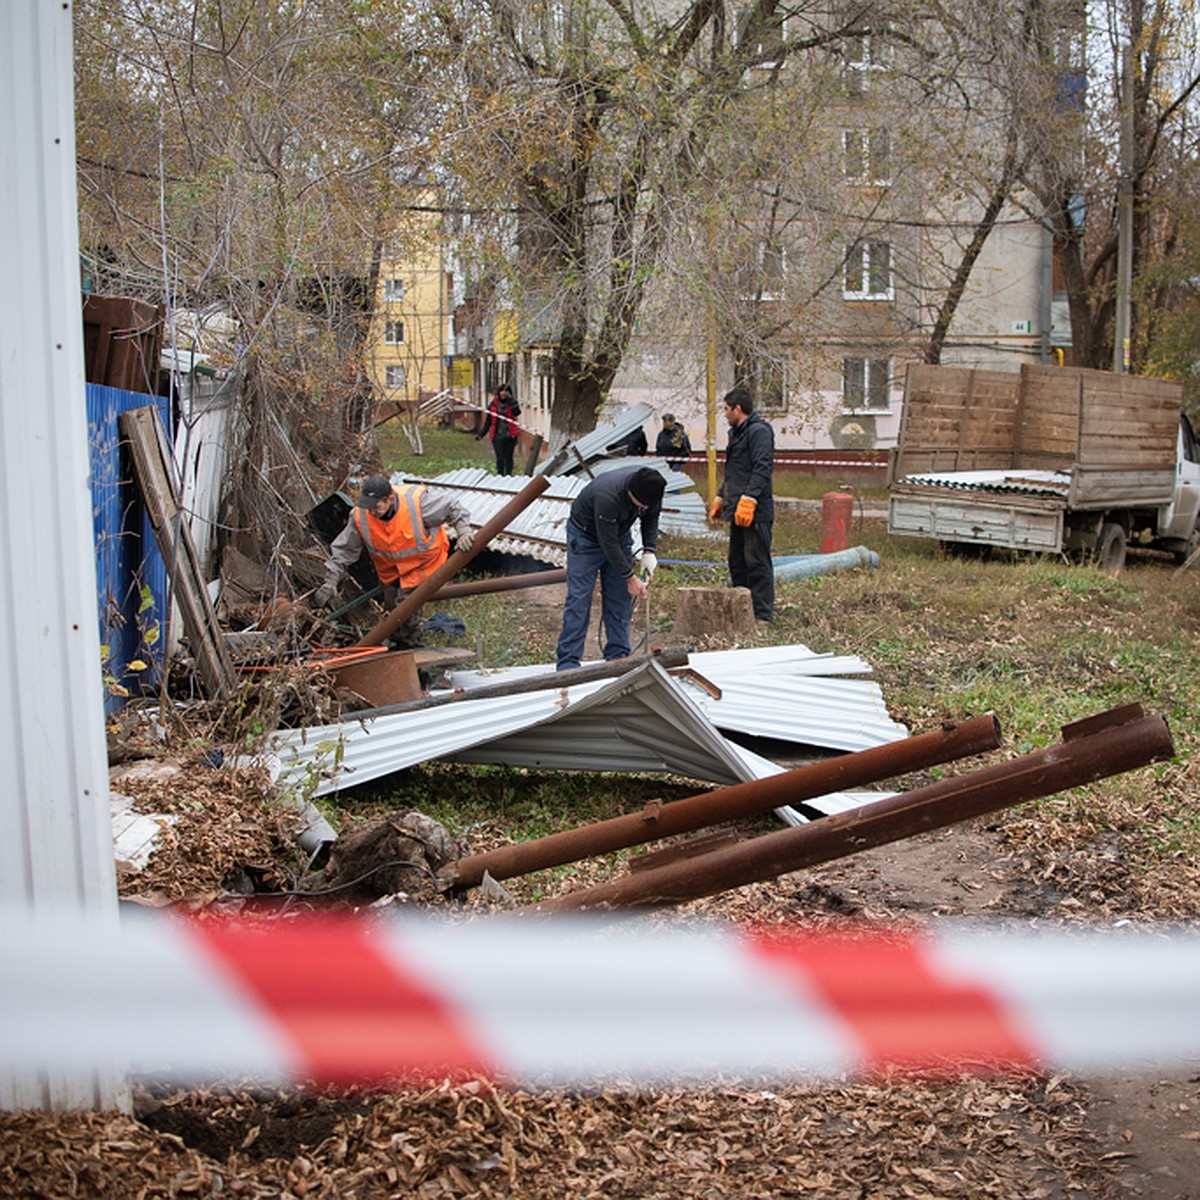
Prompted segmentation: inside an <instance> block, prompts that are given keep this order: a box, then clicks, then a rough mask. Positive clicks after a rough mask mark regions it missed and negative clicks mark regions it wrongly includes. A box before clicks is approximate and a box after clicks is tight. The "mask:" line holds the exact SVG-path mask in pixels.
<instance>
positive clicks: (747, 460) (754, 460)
mask: <svg viewBox="0 0 1200 1200" xmlns="http://www.w3.org/2000/svg"><path fill="white" fill-rule="evenodd" d="M725 420H726V421H728V422H729V442H728V445H727V446H726V449H725V480H724V482H723V483H722V484H721V486H720V487H719V488H718V489H717V498H716V499H715V500H714V501H713V502H712V505H711V506H710V508H709V510H708V519H709V522H710V524H713V525H716V524H719V523H720V522H721V521H722V520H725V521H728V522H729V577H730V579H731V580H732V582H733V586H734V587H744V588H749V589H750V598H751V600H752V602H753V604H754V616H755V619H756V620H759V621H770V620H771V619H772V617H773V616H774V613H775V566H774V564H773V563H772V561H771V527H772V526H773V525H774V523H775V497H774V494H773V493H772V491H771V471H772V469H773V467H774V465H775V430H774V429H772V428H771V425H770V423H769V422H767V421H764V420H763V419H762V417H760V416H759V415H758V413H756V412H755V411H754V398H753V397H752V396H751V395H750V393H749V392H748V391H746V389H745V388H740V387H739V388H734V389H733V391H731V392H728V393H726V396H725Z"/></svg>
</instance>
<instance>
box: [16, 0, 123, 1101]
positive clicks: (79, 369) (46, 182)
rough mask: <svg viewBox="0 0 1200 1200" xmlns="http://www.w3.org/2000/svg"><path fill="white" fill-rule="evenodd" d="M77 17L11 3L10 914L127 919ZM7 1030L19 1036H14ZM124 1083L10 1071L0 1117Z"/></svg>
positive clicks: (97, 1097)
mask: <svg viewBox="0 0 1200 1200" xmlns="http://www.w3.org/2000/svg"><path fill="white" fill-rule="evenodd" d="M71 19H72V10H71V6H70V5H63V4H46V3H44V0H7V2H6V3H4V4H0V204H2V206H3V211H4V220H3V222H0V262H3V264H4V286H3V287H2V288H0V562H3V564H4V570H3V572H0V713H3V714H4V719H3V720H0V761H2V762H3V763H4V767H5V772H6V786H5V787H4V788H2V789H0V824H2V825H3V828H4V836H3V837H2V838H0V901H3V902H4V903H5V904H7V905H9V906H10V907H11V908H12V909H13V910H19V909H21V908H25V909H27V910H29V911H31V912H35V913H36V912H42V911H47V910H50V909H68V908H69V909H79V910H82V911H84V912H85V913H86V914H87V917H88V919H90V920H93V921H95V922H96V923H97V925H108V924H112V923H115V922H116V920H117V888H116V873H115V870H114V867H113V844H112V822H111V816H110V812H109V803H108V762H107V753H106V748H105V743H104V705H103V700H102V697H103V685H102V682H101V676H100V638H99V636H98V633H97V628H96V560H95V557H94V553H93V531H92V512H91V493H90V490H89V486H88V445H87V409H86V400H85V394H84V368H83V322H82V317H81V312H80V276H79V242H78V233H77V230H78V221H77V214H76V211H75V132H74V130H75V112H74V103H73V97H72V83H73V76H72V57H71ZM10 1032H12V1031H10ZM128 1101H129V1094H128V1090H127V1088H126V1087H125V1084H124V1081H123V1080H121V1079H120V1078H115V1077H109V1076H103V1077H100V1078H97V1077H95V1076H94V1075H91V1074H90V1073H87V1072H82V1071H81V1072H79V1073H78V1074H75V1073H69V1074H59V1073H57V1072H56V1073H54V1074H52V1075H40V1076H32V1075H17V1074H8V1075H3V1076H0V1107H2V1108H9V1109H12V1108H45V1107H52V1108H69V1107H70V1108H91V1107H101V1108H114V1107H121V1106H125V1105H127V1104H128Z"/></svg>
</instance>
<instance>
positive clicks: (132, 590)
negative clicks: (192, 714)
mask: <svg viewBox="0 0 1200 1200" xmlns="http://www.w3.org/2000/svg"><path fill="white" fill-rule="evenodd" d="M147 404H153V405H154V406H155V407H156V408H157V409H158V414H159V418H160V419H161V420H162V421H163V424H164V427H165V428H166V427H168V426H167V407H166V406H167V399H166V397H164V396H148V395H145V394H144V393H140V392H125V391H121V390H119V389H118V388H110V387H101V386H100V385H99V384H94V383H89V384H88V385H87V410H88V414H87V415H88V446H89V452H90V456H91V482H92V522H93V526H94V528H95V538H96V581H97V595H96V603H97V608H98V615H99V620H100V643H101V646H104V647H107V652H106V653H107V661H106V664H105V669H104V678H105V684H106V691H105V698H104V711H105V713H106V714H111V713H114V712H117V711H119V710H120V709H121V708H122V707H123V705H124V703H125V695H124V694H123V693H124V692H128V693H130V694H133V695H136V694H138V693H139V692H143V691H146V690H148V689H152V688H153V687H155V686H156V685H157V683H158V681H159V680H160V679H161V677H162V670H163V654H164V650H165V647H166V644H167V625H168V618H169V613H170V610H169V608H168V604H169V600H170V597H169V593H168V588H167V568H166V564H165V563H164V562H163V557H162V554H161V553H160V552H159V549H158V543H157V542H156V541H155V539H154V531H153V529H152V528H151V525H150V519H149V516H148V515H147V513H146V508H145V505H144V504H143V503H142V499H141V496H140V494H139V493H138V489H137V485H136V484H135V482H134V476H133V465H132V462H131V461H130V457H129V453H128V450H125V449H122V447H121V438H120V433H119V431H118V429H117V418H118V417H119V416H120V414H121V413H123V412H127V411H129V410H130V409H134V408H143V407H145V406H146V405H147ZM135 660H140V661H142V662H145V663H147V664H148V667H147V669H146V670H133V669H131V667H130V664H131V663H133V662H134V661H135Z"/></svg>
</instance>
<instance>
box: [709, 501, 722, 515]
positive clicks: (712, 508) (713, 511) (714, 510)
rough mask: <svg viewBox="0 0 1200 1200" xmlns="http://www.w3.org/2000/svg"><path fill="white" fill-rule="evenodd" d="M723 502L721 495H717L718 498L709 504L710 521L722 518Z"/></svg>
mask: <svg viewBox="0 0 1200 1200" xmlns="http://www.w3.org/2000/svg"><path fill="white" fill-rule="evenodd" d="M721 504H722V501H721V497H720V496H718V497H717V498H716V499H715V500H714V501H713V502H712V503H711V504H710V505H709V506H708V519H709V520H710V521H717V520H720V517H721Z"/></svg>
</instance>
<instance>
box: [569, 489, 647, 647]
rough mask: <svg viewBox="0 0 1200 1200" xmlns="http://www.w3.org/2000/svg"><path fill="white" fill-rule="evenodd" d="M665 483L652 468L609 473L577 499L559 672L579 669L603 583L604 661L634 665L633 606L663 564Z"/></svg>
mask: <svg viewBox="0 0 1200 1200" xmlns="http://www.w3.org/2000/svg"><path fill="white" fill-rule="evenodd" d="M665 490H666V480H665V479H663V477H662V475H661V474H660V473H659V472H658V471H656V470H654V468H653V467H619V468H616V469H615V470H612V471H605V472H604V473H603V474H602V475H599V476H597V478H595V479H593V480H592V482H591V483H589V484H588V485H587V487H585V488H584V489H583V491H582V492H580V493H579V495H578V496H576V497H575V502H574V503H573V504H572V505H571V516H570V519H569V520H568V521H567V598H566V600H565V602H564V603H563V623H562V632H561V633H560V634H559V636H558V670H560V671H569V670H571V669H572V668H573V667H577V666H579V664H580V660H581V659H582V657H583V645H584V641H585V640H586V638H587V631H588V624H589V623H590V621H591V616H592V592H593V591H594V590H595V587H596V576H597V575H599V576H600V603H601V614H602V618H603V621H604V635H605V639H606V640H605V645H604V659H605V661H606V662H612V661H613V660H614V659H618V658H628V657H629V654H630V652H631V650H630V644H629V621H630V618H631V617H632V616H633V602H634V600H635V599H638V598H640V597H642V596H644V595H645V594H646V591H647V587H646V582H645V581H646V580H648V579H649V578H650V576H652V575H653V574H654V571H655V569H656V568H657V566H658V558H657V556H656V555H655V553H654V550H655V547H656V546H657V545H658V517H659V513H660V512H661V511H662V498H663V492H664V491H665ZM634 521H640V522H641V532H642V561H641V572H640V573H641V578H639V572H638V569H637V567H636V566H635V564H634V561H633V536H632V534H631V533H630V530H631V529H632V528H633V523H634Z"/></svg>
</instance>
